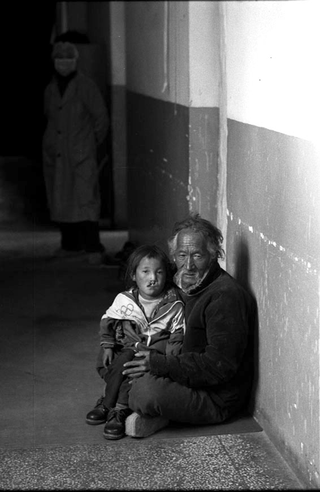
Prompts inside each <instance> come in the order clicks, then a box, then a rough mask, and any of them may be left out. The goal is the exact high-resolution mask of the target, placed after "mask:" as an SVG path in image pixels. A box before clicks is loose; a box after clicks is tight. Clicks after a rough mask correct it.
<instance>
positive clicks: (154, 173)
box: [125, 2, 189, 246]
mask: <svg viewBox="0 0 320 492" xmlns="http://www.w3.org/2000/svg"><path fill="white" fill-rule="evenodd" d="M125 7H126V36H127V37H126V46H127V89H128V95H127V101H128V108H127V109H128V126H127V135H128V152H127V155H128V173H129V174H128V176H129V178H128V183H129V186H128V193H129V207H128V214H129V233H130V238H131V239H132V240H134V241H137V242H139V243H143V242H150V241H151V242H154V241H160V242H161V243H162V244H163V245H164V246H165V245H166V243H165V238H167V237H168V236H169V235H170V233H171V229H172V226H173V223H174V221H176V220H178V219H180V218H181V217H183V216H184V215H186V214H187V211H188V200H187V198H188V177H189V114H188V109H187V105H188V100H189V70H188V66H189V62H188V8H187V3H186V2H128V3H126V4H125Z"/></svg>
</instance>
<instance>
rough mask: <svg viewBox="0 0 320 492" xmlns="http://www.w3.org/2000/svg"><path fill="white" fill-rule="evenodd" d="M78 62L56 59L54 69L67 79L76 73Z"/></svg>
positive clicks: (71, 59) (70, 59)
mask: <svg viewBox="0 0 320 492" xmlns="http://www.w3.org/2000/svg"><path fill="white" fill-rule="evenodd" d="M76 66H77V60H76V59H75V58H55V59H54V68H55V69H56V71H57V72H58V73H59V74H60V75H62V76H63V77H67V76H68V75H70V74H71V73H72V72H74V71H75V69H76Z"/></svg>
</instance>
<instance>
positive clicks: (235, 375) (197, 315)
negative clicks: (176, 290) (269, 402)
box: [150, 262, 256, 413]
mask: <svg viewBox="0 0 320 492" xmlns="http://www.w3.org/2000/svg"><path fill="white" fill-rule="evenodd" d="M182 297H183V300H184V301H185V303H186V306H185V315H186V324H187V328H186V334H185V340H184V343H183V348H182V353H181V354H180V355H178V356H164V355H160V354H156V353H151V355H150V372H151V373H152V374H155V375H157V376H163V377H169V378H170V379H172V380H173V381H176V382H177V383H180V384H182V385H184V386H188V387H190V388H195V389H203V390H205V391H206V392H207V393H208V396H209V397H210V398H211V399H212V400H213V401H214V402H216V403H217V404H218V405H219V406H220V407H222V408H226V407H229V408H230V407H232V412H231V413H233V410H234V411H236V410H238V409H240V408H241V407H242V406H243V405H244V404H245V403H246V402H247V400H248V396H249V393H250V390H251V385H252V377H253V353H252V350H253V344H252V330H253V326H254V322H255V313H256V310H255V302H254V300H253V298H252V296H251V295H250V294H249V293H248V292H246V291H245V290H244V289H243V287H241V285H240V284H239V283H238V282H237V281H236V280H235V279H234V278H233V277H231V276H230V275H229V274H228V273H227V272H226V271H225V270H223V269H222V268H221V267H220V265H219V264H218V262H214V263H213V264H212V265H211V267H210V270H209V272H208V274H207V275H206V277H205V278H204V280H203V282H202V283H201V284H200V285H199V286H198V287H196V288H195V289H194V291H192V292H190V293H189V294H183V293H182ZM230 410H231V408H230Z"/></svg>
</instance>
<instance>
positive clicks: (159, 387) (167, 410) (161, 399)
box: [129, 372, 238, 425]
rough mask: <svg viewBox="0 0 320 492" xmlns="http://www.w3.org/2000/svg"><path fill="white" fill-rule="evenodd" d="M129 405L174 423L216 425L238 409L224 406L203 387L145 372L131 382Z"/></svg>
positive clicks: (143, 412)
mask: <svg viewBox="0 0 320 492" xmlns="http://www.w3.org/2000/svg"><path fill="white" fill-rule="evenodd" d="M129 407H130V408H131V410H133V411H134V412H138V413H140V414H142V415H147V416H149V417H157V416H159V415H161V416H162V417H165V418H167V419H168V420H172V421H175V422H183V423H188V424H195V425H208V424H218V423H220V422H223V421H224V420H226V419H227V418H229V417H231V416H232V415H233V414H234V413H235V412H236V411H238V405H237V404H235V405H234V407H227V408H223V407H220V406H219V405H217V404H216V403H215V402H214V401H213V400H212V398H210V395H209V394H208V393H207V392H206V391H204V390H202V389H195V388H189V387H187V386H182V385H181V384H179V383H176V382H175V381H172V380H171V379H170V378H166V377H157V376H153V375H152V374H150V372H147V373H146V374H144V375H143V376H141V377H139V378H137V379H134V380H133V381H132V384H131V385H130V392H129Z"/></svg>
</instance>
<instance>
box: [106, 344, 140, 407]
mask: <svg viewBox="0 0 320 492" xmlns="http://www.w3.org/2000/svg"><path fill="white" fill-rule="evenodd" d="M134 354H135V352H134V350H131V349H123V350H121V352H118V353H116V354H115V358H114V359H113V361H112V363H111V364H110V365H109V366H108V370H107V372H106V374H105V375H104V376H103V379H104V380H105V382H106V383H107V388H106V394H105V397H104V399H103V405H104V406H105V407H107V408H109V409H110V408H113V407H115V406H116V403H120V404H121V405H126V406H128V401H129V396H128V393H129V390H130V389H131V384H129V381H130V378H128V377H127V376H124V375H123V374H122V372H123V371H124V367H123V364H124V363H125V362H128V361H130V360H132V359H133V358H134Z"/></svg>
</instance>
